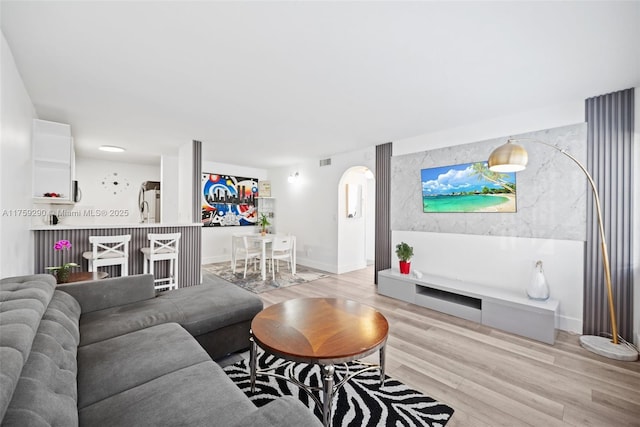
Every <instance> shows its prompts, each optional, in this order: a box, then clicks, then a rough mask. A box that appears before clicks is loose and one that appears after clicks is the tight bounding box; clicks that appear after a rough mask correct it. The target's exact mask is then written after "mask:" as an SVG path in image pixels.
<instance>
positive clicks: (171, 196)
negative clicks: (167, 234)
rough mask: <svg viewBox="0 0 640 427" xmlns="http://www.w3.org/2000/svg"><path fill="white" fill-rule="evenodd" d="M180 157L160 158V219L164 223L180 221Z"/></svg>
mask: <svg viewBox="0 0 640 427" xmlns="http://www.w3.org/2000/svg"><path fill="white" fill-rule="evenodd" d="M178 165H179V161H178V157H175V156H162V157H161V158H160V175H161V177H162V178H161V180H160V182H161V185H160V203H161V208H160V220H161V221H162V222H164V223H174V224H177V223H178V218H179V217H178V194H180V187H179V186H178Z"/></svg>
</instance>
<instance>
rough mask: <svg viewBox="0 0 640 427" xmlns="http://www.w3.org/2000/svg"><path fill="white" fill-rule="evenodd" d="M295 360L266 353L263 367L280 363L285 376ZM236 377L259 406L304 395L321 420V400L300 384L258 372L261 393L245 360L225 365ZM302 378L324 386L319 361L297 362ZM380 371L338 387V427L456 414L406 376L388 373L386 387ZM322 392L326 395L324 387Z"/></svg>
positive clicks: (409, 422)
mask: <svg viewBox="0 0 640 427" xmlns="http://www.w3.org/2000/svg"><path fill="white" fill-rule="evenodd" d="M291 364H293V362H287V361H284V360H283V359H279V358H276V357H274V356H270V355H267V354H266V353H261V354H260V355H259V356H258V366H259V368H260V369H264V368H267V367H273V366H276V365H277V366H278V367H277V368H276V369H275V370H274V371H273V372H275V373H277V374H280V375H285V370H286V369H287V368H288V366H289V365H291ZM363 367H364V366H363V365H361V364H359V363H357V362H351V363H349V370H350V371H351V372H354V371H355V370H358V369H361V368H363ZM224 370H225V372H226V373H227V375H228V376H229V377H230V378H231V379H232V380H233V382H234V383H235V384H236V385H237V386H238V387H239V388H240V389H241V390H242V391H243V392H244V393H245V394H246V395H247V396H248V397H249V399H251V401H252V402H253V403H254V404H255V405H256V406H258V407H260V406H264V405H266V404H267V403H269V402H271V401H272V400H274V399H277V398H278V397H280V396H284V395H291V396H294V397H296V398H298V399H299V400H300V401H301V402H302V403H303V404H305V405H306V406H307V407H308V408H310V410H312V411H313V412H314V413H315V415H316V416H317V417H318V419H319V420H322V413H321V411H320V409H319V408H318V407H317V405H316V404H315V402H314V401H313V400H312V399H311V398H309V396H308V395H307V394H306V393H305V392H304V391H302V390H300V389H299V388H298V387H296V386H295V385H293V384H292V383H291V382H289V381H284V380H280V379H277V378H274V377H272V376H267V375H258V377H257V379H256V390H255V393H253V394H252V393H251V385H250V378H249V362H248V360H241V361H240V362H237V363H235V364H233V365H229V366H227V367H225V368H224ZM346 371H347V368H346V367H345V365H336V377H337V378H336V382H338V381H339V380H340V379H342V378H343V377H344V376H345V374H346ZM293 372H294V375H295V377H296V378H298V379H299V380H302V381H303V382H304V383H305V384H306V385H310V386H314V387H321V384H322V383H321V380H320V368H319V367H318V366H314V365H306V364H303V363H296V364H294V366H293ZM379 380H380V374H379V371H377V370H373V371H367V372H364V373H362V374H360V375H358V376H356V377H355V378H352V379H351V380H349V381H348V382H347V383H345V384H344V386H343V387H342V388H340V389H339V390H338V392H337V393H336V395H335V396H334V400H333V421H332V425H333V426H334V427H347V426H348V427H356V426H358V427H360V426H362V427H365V426H367V427H379V426H432V427H442V426H444V425H445V424H447V422H448V421H449V419H450V418H451V415H452V414H453V409H452V408H450V407H449V406H447V405H445V404H442V403H440V402H436V401H435V400H433V399H432V398H430V397H428V396H425V395H424V394H422V393H420V392H418V391H416V390H412V389H410V388H409V387H407V386H406V385H404V384H403V383H401V382H400V381H397V380H394V379H393V378H390V377H389V376H386V379H385V383H384V386H383V387H380V381H379ZM314 393H316V395H317V397H318V398H319V399H320V401H322V399H321V398H320V392H319V391H318V392H314Z"/></svg>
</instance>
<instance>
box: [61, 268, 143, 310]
mask: <svg viewBox="0 0 640 427" xmlns="http://www.w3.org/2000/svg"><path fill="white" fill-rule="evenodd" d="M56 289H57V290H59V291H63V292H66V293H68V294H69V295H71V296H72V297H74V298H75V299H76V300H77V301H78V302H79V303H80V307H81V309H82V313H90V312H92V311H98V310H104V309H105V308H110V307H116V306H120V305H124V304H131V303H134V302H138V301H144V300H148V299H151V298H155V296H156V292H155V289H154V288H153V276H152V275H151V274H139V275H135V276H124V277H114V278H111V279H103V280H91V281H87V282H77V283H65V284H62V285H58V287H57V288H56Z"/></svg>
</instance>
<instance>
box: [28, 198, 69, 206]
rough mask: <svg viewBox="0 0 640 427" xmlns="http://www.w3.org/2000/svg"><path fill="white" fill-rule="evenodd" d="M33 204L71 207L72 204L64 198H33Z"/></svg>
mask: <svg viewBox="0 0 640 427" xmlns="http://www.w3.org/2000/svg"><path fill="white" fill-rule="evenodd" d="M33 203H37V204H49V205H73V204H74V202H73V201H72V200H70V199H68V198H66V197H34V198H33Z"/></svg>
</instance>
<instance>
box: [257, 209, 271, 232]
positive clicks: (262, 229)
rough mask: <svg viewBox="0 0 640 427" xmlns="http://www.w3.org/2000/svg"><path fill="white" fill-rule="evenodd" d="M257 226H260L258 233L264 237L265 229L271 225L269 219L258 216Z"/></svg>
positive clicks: (263, 215)
mask: <svg viewBox="0 0 640 427" xmlns="http://www.w3.org/2000/svg"><path fill="white" fill-rule="evenodd" d="M258 224H260V233H261V234H262V235H263V236H264V235H265V234H267V227H268V226H270V225H271V223H270V222H269V218H267V216H266V215H265V214H260V218H259V219H258Z"/></svg>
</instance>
